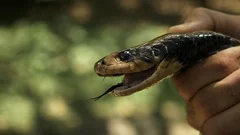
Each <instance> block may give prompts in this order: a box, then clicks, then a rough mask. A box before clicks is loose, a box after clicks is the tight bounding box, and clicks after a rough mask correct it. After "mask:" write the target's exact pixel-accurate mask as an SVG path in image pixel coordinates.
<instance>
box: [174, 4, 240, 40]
mask: <svg viewBox="0 0 240 135" xmlns="http://www.w3.org/2000/svg"><path fill="white" fill-rule="evenodd" d="M239 21H240V16H235V15H229V14H224V13H222V12H218V11H214V10H210V9H206V8H195V9H193V10H192V11H191V12H190V14H189V15H187V16H186V18H185V20H184V23H183V24H181V25H177V26H173V27H171V28H169V32H170V33H186V32H193V31H199V30H212V31H216V32H220V33H225V34H227V35H230V36H233V37H235V38H240V32H239V31H240V25H239Z"/></svg>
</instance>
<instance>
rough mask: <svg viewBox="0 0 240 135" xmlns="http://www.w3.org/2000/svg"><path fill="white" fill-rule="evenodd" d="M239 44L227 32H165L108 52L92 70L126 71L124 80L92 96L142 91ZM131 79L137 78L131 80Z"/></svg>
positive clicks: (103, 72)
mask: <svg viewBox="0 0 240 135" xmlns="http://www.w3.org/2000/svg"><path fill="white" fill-rule="evenodd" d="M238 45H240V41H239V40H237V39H235V38H232V37H229V36H227V35H224V34H221V33H216V32H212V31H199V32H193V33H186V34H166V35H162V36H159V37H157V38H155V39H153V40H151V41H149V42H146V43H144V44H141V45H139V46H135V47H132V48H129V49H125V50H122V51H118V52H114V53H111V54H109V55H107V56H106V57H104V58H102V59H100V60H99V61H98V62H96V64H95V65H94V70H95V72H96V73H97V74H98V75H100V76H118V75H124V74H125V76H126V77H125V80H124V81H123V82H122V83H119V84H117V85H114V86H112V87H111V88H110V89H108V90H107V91H106V92H105V93H103V94H102V95H100V96H98V97H96V98H94V99H96V100H97V99H99V98H101V97H102V96H104V95H105V94H107V93H108V92H111V93H112V94H114V95H115V96H126V95H130V94H132V93H134V92H137V91H141V90H143V89H145V88H147V87H149V86H151V85H153V84H155V83H157V82H159V81H161V80H162V79H164V78H165V77H167V76H169V75H172V74H174V73H177V72H179V71H181V70H182V69H183V68H186V67H188V66H191V65H192V64H194V63H196V62H199V61H200V60H202V59H204V58H206V57H208V56H211V55H213V54H215V53H217V52H219V51H221V50H224V49H226V48H230V47H235V46H238ZM134 79H135V80H139V81H138V82H137V83H134Z"/></svg>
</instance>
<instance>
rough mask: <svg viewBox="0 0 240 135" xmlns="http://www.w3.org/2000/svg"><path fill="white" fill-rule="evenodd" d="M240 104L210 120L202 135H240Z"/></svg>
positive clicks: (202, 130) (204, 126) (203, 128)
mask: <svg viewBox="0 0 240 135" xmlns="http://www.w3.org/2000/svg"><path fill="white" fill-rule="evenodd" d="M239 114H240V103H238V104H236V105H234V106H232V107H231V108H229V109H228V110H226V111H224V112H222V113H220V114H218V115H216V116H214V117H213V118H211V119H209V120H208V121H207V122H206V123H205V124H204V125H203V127H202V129H201V132H202V135H239V134H240V115H239Z"/></svg>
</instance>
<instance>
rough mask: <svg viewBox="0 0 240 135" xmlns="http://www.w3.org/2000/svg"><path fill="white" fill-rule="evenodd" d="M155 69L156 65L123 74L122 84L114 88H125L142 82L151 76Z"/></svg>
mask: <svg viewBox="0 0 240 135" xmlns="http://www.w3.org/2000/svg"><path fill="white" fill-rule="evenodd" d="M155 70H156V66H153V67H151V68H149V69H147V70H145V71H141V72H135V73H128V74H123V75H124V78H123V81H122V83H121V84H122V85H121V86H118V87H116V88H115V89H114V90H125V89H128V88H131V87H134V86H137V85H138V84H140V83H141V82H143V81H145V80H147V78H148V77H150V76H151V75H152V74H153V73H154V71H155Z"/></svg>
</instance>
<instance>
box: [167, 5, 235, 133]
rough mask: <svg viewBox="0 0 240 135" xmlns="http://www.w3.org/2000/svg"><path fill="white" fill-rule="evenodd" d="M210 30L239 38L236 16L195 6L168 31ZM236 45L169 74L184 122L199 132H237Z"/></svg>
mask: <svg viewBox="0 0 240 135" xmlns="http://www.w3.org/2000/svg"><path fill="white" fill-rule="evenodd" d="M199 30H211V31H216V32H220V33H224V34H227V35H230V36H232V37H235V38H237V39H240V16H236V15H229V14H224V13H221V12H217V11H214V10H210V9H205V8H196V9H193V10H192V12H190V14H189V15H187V16H186V18H185V20H184V23H183V24H181V25H177V26H173V27H171V28H170V29H169V32H171V33H186V32H193V31H199ZM239 68H240V47H233V48H229V49H226V50H223V51H220V52H219V53H217V54H215V55H212V56H210V57H208V58H206V59H204V60H203V61H201V62H199V63H197V64H195V65H193V66H192V67H190V68H188V69H187V70H185V71H183V72H182V73H179V74H177V75H175V76H173V81H174V83H175V85H176V87H177V89H178V91H179V93H180V95H181V96H182V98H183V99H184V100H185V102H186V110H187V122H188V123H189V124H190V125H191V126H192V127H194V128H195V129H197V130H199V131H200V132H201V134H202V135H240V102H239V101H240V69H239Z"/></svg>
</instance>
